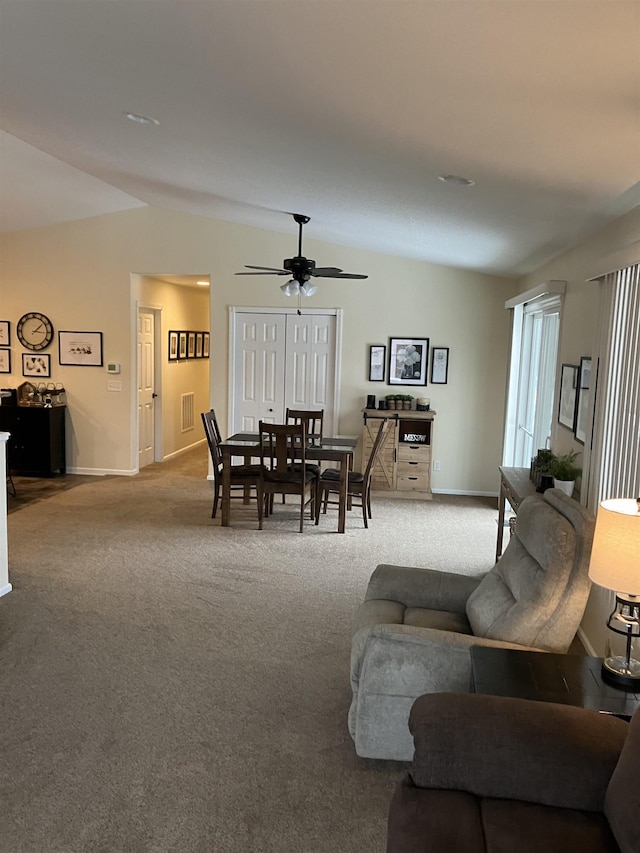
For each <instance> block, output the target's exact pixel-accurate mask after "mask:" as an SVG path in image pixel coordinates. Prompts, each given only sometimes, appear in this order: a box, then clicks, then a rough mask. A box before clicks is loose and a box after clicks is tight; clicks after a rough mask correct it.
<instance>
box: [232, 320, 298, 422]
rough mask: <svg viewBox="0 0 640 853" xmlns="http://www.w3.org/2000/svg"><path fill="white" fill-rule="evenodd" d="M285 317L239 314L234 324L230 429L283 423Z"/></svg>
mask: <svg viewBox="0 0 640 853" xmlns="http://www.w3.org/2000/svg"><path fill="white" fill-rule="evenodd" d="M285 320H286V318H285V316H284V315H282V314H257V313H244V312H243V313H238V314H236V323H235V335H234V337H235V351H234V354H233V359H234V400H235V405H234V411H233V427H232V430H233V432H257V431H258V423H259V422H260V421H264V422H265V423H282V420H283V417H284V406H285V402H284V359H285V346H286V343H285V334H286V322H285Z"/></svg>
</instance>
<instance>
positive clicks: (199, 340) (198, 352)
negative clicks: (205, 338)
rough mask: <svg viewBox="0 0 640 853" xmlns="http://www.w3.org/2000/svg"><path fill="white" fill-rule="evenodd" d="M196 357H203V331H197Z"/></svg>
mask: <svg viewBox="0 0 640 853" xmlns="http://www.w3.org/2000/svg"><path fill="white" fill-rule="evenodd" d="M196 358H202V332H196Z"/></svg>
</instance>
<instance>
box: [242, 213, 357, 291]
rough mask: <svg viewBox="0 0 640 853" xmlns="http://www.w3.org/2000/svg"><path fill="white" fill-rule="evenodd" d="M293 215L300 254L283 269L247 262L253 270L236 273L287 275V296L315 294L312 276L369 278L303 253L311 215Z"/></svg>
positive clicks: (249, 268)
mask: <svg viewBox="0 0 640 853" xmlns="http://www.w3.org/2000/svg"><path fill="white" fill-rule="evenodd" d="M292 215H293V218H294V220H295V221H296V222H297V223H298V254H297V255H296V256H295V258H285V259H284V261H283V262H282V269H276V268H274V267H256V266H251V265H250V264H246V265H245V266H246V269H248V270H251V271H252V272H237V273H236V275H287V276H289V277H290V281H287V282H286V283H285V284H282V285H280V290H281V291H282V292H283V293H284V294H285V296H300V295H302V296H313V294H314V293H315V292H316V290H317V289H318V287H317V285H315V284H313V282H311V281H310V279H311V278H368V276H366V275H358V274H357V273H350V272H342V270H341V269H338V267H317V266H316V262H315V261H313V260H311V258H305V257H304V256H303V254H302V226H303V225H306V224H307V222H309V217H308V216H303V215H302V214H301V213H294V214H292Z"/></svg>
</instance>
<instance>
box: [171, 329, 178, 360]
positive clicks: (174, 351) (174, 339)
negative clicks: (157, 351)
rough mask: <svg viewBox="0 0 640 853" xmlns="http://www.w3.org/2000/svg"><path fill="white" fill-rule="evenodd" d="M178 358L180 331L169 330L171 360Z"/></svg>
mask: <svg viewBox="0 0 640 853" xmlns="http://www.w3.org/2000/svg"><path fill="white" fill-rule="evenodd" d="M177 360H178V332H169V361H177Z"/></svg>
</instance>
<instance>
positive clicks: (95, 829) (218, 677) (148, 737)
mask: <svg viewBox="0 0 640 853" xmlns="http://www.w3.org/2000/svg"><path fill="white" fill-rule="evenodd" d="M205 474H206V455H205V451H204V449H202V450H201V449H198V450H196V451H193V452H191V453H189V454H186V455H185V456H183V457H181V458H180V459H178V460H175V461H173V462H170V463H165V464H164V465H152V466H150V467H149V468H146V469H144V471H143V472H142V473H141V474H140V475H139V476H138V477H134V478H109V479H105V480H102V481H97V482H89V483H87V484H85V485H79V486H77V487H76V488H73V489H71V490H68V491H61V492H60V493H58V494H55V495H54V496H53V497H51V498H49V499H46V500H39V501H38V502H36V503H34V504H32V505H27V506H23V507H22V508H21V509H20V511H19V512H14V513H12V514H11V515H10V516H9V536H10V580H11V582H12V584H13V585H14V591H13V592H12V593H11V594H9V595H8V596H5V597H4V598H2V599H0V679H1V690H2V698H1V700H0V725H1V729H0V731H1V734H0V770H1V772H0V780H1V781H0V791H1V796H2V826H1V828H0V850H1V851H2V853H80V851H82V853H88V851H91V852H92V853H93V851H96V853H98V852H99V853H118V851H127V853H165V852H166V853H169V851H171V852H172V853H174V852H175V853H205V851H206V853H211V851H215V853H240V852H241V851H242V853H247V851H251V853H253V852H254V851H255V853H262V851H264V853H267V852H268V853H276V851H277V852H278V853H281V851H297V853H325V851H326V853H336V851H347V853H382V851H383V850H384V848H385V837H386V816H387V809H388V804H389V800H390V797H391V794H392V791H393V788H394V785H395V783H396V781H397V779H398V778H399V776H400V771H401V769H403V767H402V765H399V764H386V763H382V762H372V761H364V760H362V759H359V758H357V756H356V755H355V753H354V750H353V746H352V742H351V740H350V738H349V735H348V732H347V725H346V715H347V709H348V706H349V700H350V689H349V678H348V670H349V646H350V620H351V615H352V613H353V611H354V609H355V607H356V606H357V605H358V603H359V602H360V601H361V599H362V596H363V593H364V589H365V586H366V582H367V579H368V577H369V575H370V574H371V572H372V571H373V569H374V568H375V565H376V564H377V563H378V562H400V563H405V564H409V565H429V566H432V567H436V568H438V567H442V568H457V569H458V570H459V571H462V572H465V573H477V572H480V571H484V570H487V569H489V568H490V567H491V565H492V563H493V553H494V549H495V535H496V510H495V501H489V500H486V499H471V498H446V499H445V498H442V499H437V500H434V501H433V502H431V503H428V504H427V503H417V502H407V501H393V500H389V499H385V500H380V499H378V500H376V501H375V503H374V507H373V509H374V519H373V522H372V524H371V527H370V529H369V530H368V531H366V530H364V529H363V527H362V521H361V518H360V517H359V513H358V512H354V513H352V514H350V515H349V517H348V532H347V534H346V535H344V536H340V535H338V534H337V533H335V532H334V531H335V527H336V517H335V512H333V513H331V514H330V515H328V516H326V517H322V518H321V524H320V526H319V527H318V528H314V527H313V525H311V524H310V525H309V526H308V527H307V529H306V531H305V533H304V534H302V535H301V534H299V533H297V532H295V530H296V522H295V509H294V508H292V507H284V508H283V507H282V506H278V505H276V513H277V514H276V515H275V516H274V517H273V518H271V519H269V520H268V521H266V522H265V529H264V530H263V531H262V532H259V531H258V530H257V529H255V528H256V526H257V525H256V516H255V508H254V507H253V506H251V507H248V508H245V507H243V506H242V505H239V504H235V503H234V506H233V518H234V526H233V527H231V528H227V529H223V528H221V527H220V526H219V520H216V521H212V520H211V519H210V518H209V515H210V511H211V484H210V483H208V482H207V481H206V480H205Z"/></svg>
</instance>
